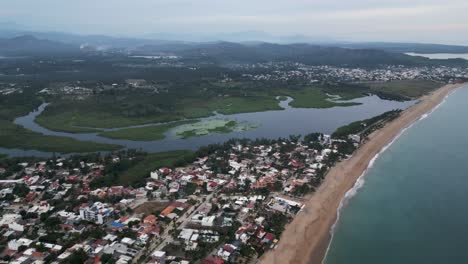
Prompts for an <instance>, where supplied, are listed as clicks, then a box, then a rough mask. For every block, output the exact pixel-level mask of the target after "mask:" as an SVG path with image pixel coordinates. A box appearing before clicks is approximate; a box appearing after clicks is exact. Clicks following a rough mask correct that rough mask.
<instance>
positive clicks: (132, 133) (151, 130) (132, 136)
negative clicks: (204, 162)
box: [99, 120, 198, 141]
mask: <svg viewBox="0 0 468 264" xmlns="http://www.w3.org/2000/svg"><path fill="white" fill-rule="evenodd" d="M196 122H198V120H187V121H178V122H174V123H169V124H163V125H154V126H146V127H136V128H126V129H120V130H115V131H106V132H103V133H101V134H99V135H100V136H103V137H107V138H112V139H128V140H134V141H154V140H161V139H164V138H165V135H164V134H165V133H166V132H167V131H169V130H170V129H172V128H175V127H178V126H181V125H185V124H193V123H196Z"/></svg>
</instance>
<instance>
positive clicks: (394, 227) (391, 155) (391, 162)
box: [324, 87, 468, 264]
mask: <svg viewBox="0 0 468 264" xmlns="http://www.w3.org/2000/svg"><path fill="white" fill-rule="evenodd" d="M467 102H468V87H465V88H462V89H458V90H457V91H455V92H454V93H453V94H452V95H450V96H449V97H448V98H447V99H446V100H445V102H443V103H442V104H441V105H439V107H437V109H435V111H433V112H432V113H430V114H428V115H427V116H424V117H423V118H422V119H421V120H419V121H418V122H416V123H415V124H413V125H412V126H411V127H410V128H408V129H407V130H405V131H404V132H403V133H402V134H401V136H400V137H399V138H398V139H396V140H395V141H394V142H393V144H391V145H390V146H389V147H388V148H387V149H386V150H385V151H384V152H383V153H381V154H380V155H379V156H378V158H376V160H375V162H374V163H373V164H372V167H370V168H369V169H368V171H367V173H366V174H365V175H364V176H363V177H362V178H361V179H360V182H361V183H362V186H361V187H360V188H359V189H357V190H353V192H350V193H354V191H355V195H354V196H352V197H350V198H349V199H347V200H346V201H344V206H343V208H342V209H341V210H340V213H339V220H338V222H337V223H336V226H335V227H334V229H333V238H332V241H331V244H330V247H329V250H328V253H327V256H326V258H325V261H324V263H326V264H336V263H340V264H341V263H346V264H350V263H351V264H353V263H356V264H357V263H359V264H367V263H369V264H371V263H372V264H375V263H380V264H382V263H392V264H393V263H399V264H402V263H468V103H467Z"/></svg>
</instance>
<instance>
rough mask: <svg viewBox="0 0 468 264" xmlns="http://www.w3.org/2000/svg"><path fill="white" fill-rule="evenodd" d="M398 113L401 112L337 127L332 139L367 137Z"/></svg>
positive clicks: (398, 112)
mask: <svg viewBox="0 0 468 264" xmlns="http://www.w3.org/2000/svg"><path fill="white" fill-rule="evenodd" d="M400 113H401V110H392V111H388V112H385V113H383V114H381V115H378V116H375V117H372V118H369V119H365V120H361V121H356V122H352V123H350V124H348V125H345V126H342V127H339V128H338V129H337V130H336V131H335V132H334V133H333V134H332V137H334V138H346V137H347V136H348V135H352V134H361V136H367V135H369V134H370V133H372V132H373V131H375V130H376V129H378V128H379V127H381V126H383V125H384V124H385V122H388V121H391V120H393V119H395V118H397V117H398V116H399V115H400Z"/></svg>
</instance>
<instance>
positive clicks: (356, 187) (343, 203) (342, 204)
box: [322, 90, 457, 263]
mask: <svg viewBox="0 0 468 264" xmlns="http://www.w3.org/2000/svg"><path fill="white" fill-rule="evenodd" d="M456 91H457V90H453V91H451V92H450V93H449V94H447V95H446V96H445V97H444V99H443V100H442V101H441V102H440V103H439V104H437V105H436V106H435V107H434V108H432V109H431V110H430V111H429V112H427V113H425V114H423V115H421V117H420V118H419V119H417V120H416V121H414V122H412V123H411V124H409V125H408V126H407V127H405V128H403V129H402V130H401V131H400V133H398V135H396V136H395V137H394V138H393V139H392V141H391V142H390V143H388V144H387V145H385V146H384V147H383V148H382V149H381V150H380V151H379V153H377V154H376V155H375V156H374V157H373V158H372V159H371V160H370V161H369V164H368V165H367V168H366V169H365V170H364V171H363V172H362V174H361V175H360V176H359V177H358V179H357V180H356V182H355V183H354V185H353V187H352V188H351V189H349V190H348V191H347V192H346V193H345V195H344V196H343V199H341V201H340V205H339V206H338V209H337V212H336V221H335V223H334V224H333V225H332V226H331V228H330V235H331V239H330V242H329V244H328V247H327V250H326V251H325V257H324V259H323V262H322V263H325V260H326V258H327V255H328V251H329V250H330V246H331V243H332V241H333V237H334V235H335V229H336V226H337V225H338V223H339V220H340V214H341V211H342V209H343V208H344V207H345V206H346V205H347V204H348V202H349V200H350V199H351V198H352V197H353V196H355V195H356V194H357V191H358V190H359V189H360V188H361V187H363V186H364V183H365V179H364V178H365V175H366V174H367V172H368V171H369V169H370V168H372V167H373V166H374V163H375V161H376V160H377V159H378V158H379V156H380V154H382V153H383V152H385V151H386V150H387V149H388V148H389V147H390V146H391V145H392V144H393V143H395V141H397V140H398V139H399V138H400V137H401V135H403V133H405V131H407V130H408V129H410V128H411V127H412V126H413V125H414V124H416V123H417V122H418V121H421V120H424V119H426V118H427V117H429V116H430V115H431V114H432V113H434V111H435V110H437V109H438V108H439V107H440V106H441V105H442V104H444V103H445V102H446V101H447V98H448V97H449V96H450V95H451V94H453V93H454V92H456Z"/></svg>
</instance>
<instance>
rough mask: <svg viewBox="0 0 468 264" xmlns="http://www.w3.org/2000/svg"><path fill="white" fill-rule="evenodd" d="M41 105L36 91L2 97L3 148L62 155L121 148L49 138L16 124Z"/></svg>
mask: <svg viewBox="0 0 468 264" xmlns="http://www.w3.org/2000/svg"><path fill="white" fill-rule="evenodd" d="M41 102H42V101H41V100H40V99H39V98H38V97H37V96H36V95H35V94H34V91H28V90H26V91H25V93H24V94H14V95H9V96H0V147H4V148H17V149H35V150H40V151H48V152H60V153H73V152H76V153H84V152H95V151H112V150H117V149H120V148H122V147H121V146H117V145H109V144H100V143H94V142H89V141H78V140H75V139H70V138H65V137H57V136H46V135H43V134H40V133H36V132H33V131H30V130H27V129H25V128H23V127H21V126H18V125H16V124H14V123H13V120H14V119H15V118H16V117H18V116H22V115H26V114H27V113H29V112H30V111H32V110H33V109H35V108H37V107H38V106H39V105H40V104H41Z"/></svg>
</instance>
